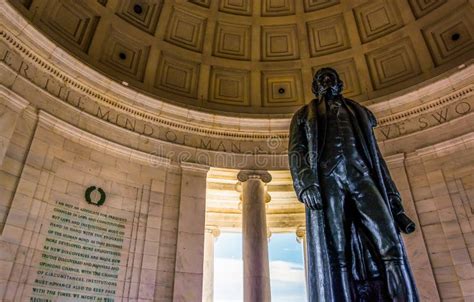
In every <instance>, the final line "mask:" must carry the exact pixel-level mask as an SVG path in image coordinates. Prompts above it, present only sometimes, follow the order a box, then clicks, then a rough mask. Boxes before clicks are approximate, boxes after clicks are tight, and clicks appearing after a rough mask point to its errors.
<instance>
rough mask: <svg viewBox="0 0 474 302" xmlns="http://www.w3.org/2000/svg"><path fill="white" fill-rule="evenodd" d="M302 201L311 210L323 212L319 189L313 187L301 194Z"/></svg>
mask: <svg viewBox="0 0 474 302" xmlns="http://www.w3.org/2000/svg"><path fill="white" fill-rule="evenodd" d="M301 201H302V202H303V203H304V204H305V205H306V206H307V207H308V208H310V209H311V210H322V209H323V203H322V200H321V193H320V192H319V188H317V187H316V186H312V187H309V188H307V189H306V190H304V192H303V193H302V194H301Z"/></svg>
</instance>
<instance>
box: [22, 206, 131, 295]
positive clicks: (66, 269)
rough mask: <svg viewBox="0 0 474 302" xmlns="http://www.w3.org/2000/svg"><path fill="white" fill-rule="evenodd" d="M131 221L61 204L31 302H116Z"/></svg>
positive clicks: (54, 215)
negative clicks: (123, 252)
mask: <svg viewBox="0 0 474 302" xmlns="http://www.w3.org/2000/svg"><path fill="white" fill-rule="evenodd" d="M126 223H127V219H126V218H122V217H118V216H115V215H111V214H108V213H103V212H101V211H98V210H91V209H90V208H89V207H79V206H77V205H73V204H70V203H67V202H62V201H57V202H56V204H55V205H54V207H53V208H52V211H51V215H50V220H49V224H48V223H47V224H46V225H45V226H44V227H45V229H46V231H45V239H44V243H43V246H42V251H41V253H40V256H39V261H38V264H37V266H36V267H37V270H36V279H35V280H34V282H33V288H32V293H31V296H30V301H58V300H69V301H104V302H105V301H115V296H116V290H117V284H118V283H119V270H120V264H121V262H123V261H122V260H123V259H121V258H122V256H123V255H122V248H123V245H124V239H125V238H124V237H125V233H126Z"/></svg>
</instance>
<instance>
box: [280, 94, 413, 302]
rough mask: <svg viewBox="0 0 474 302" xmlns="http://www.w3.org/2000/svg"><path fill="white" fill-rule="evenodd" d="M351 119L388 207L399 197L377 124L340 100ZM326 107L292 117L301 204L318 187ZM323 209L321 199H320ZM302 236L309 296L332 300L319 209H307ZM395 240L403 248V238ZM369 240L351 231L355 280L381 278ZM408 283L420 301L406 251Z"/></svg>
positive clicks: (315, 105)
mask: <svg viewBox="0 0 474 302" xmlns="http://www.w3.org/2000/svg"><path fill="white" fill-rule="evenodd" d="M343 104H344V105H345V106H346V108H347V109H348V111H349V112H350V115H351V121H352V125H353V127H354V133H355V134H356V135H357V139H358V140H359V142H361V145H362V149H363V153H364V155H365V157H366V158H367V160H368V163H367V164H368V166H369V167H370V169H371V170H372V175H374V176H375V178H376V180H375V182H376V183H377V185H378V188H379V191H380V193H381V194H382V196H383V198H384V200H385V202H386V203H387V207H389V208H391V205H390V200H391V197H394V196H395V197H397V198H399V197H400V193H399V192H398V190H397V188H396V186H395V184H394V183H393V181H392V179H391V176H390V174H389V171H388V168H387V166H386V163H385V161H384V160H383V158H382V156H381V153H380V150H379V148H378V145H377V142H376V139H375V136H374V133H373V128H374V127H375V126H376V124H377V122H376V119H375V116H374V115H373V113H372V112H370V110H368V109H367V108H365V107H363V106H362V105H360V104H358V103H356V102H354V101H352V100H349V99H343ZM326 107H327V104H326V102H324V101H319V100H317V99H315V100H313V101H311V102H310V103H309V104H307V105H305V106H303V107H302V108H300V109H299V110H298V111H297V112H296V113H295V114H294V116H293V119H292V121H291V126H290V139H289V146H288V152H289V163H290V171H291V174H292V177H293V184H294V188H295V191H296V194H297V196H298V199H299V200H301V194H302V193H303V192H304V190H305V189H307V188H309V187H310V186H318V187H319V175H318V160H319V156H320V154H321V151H322V150H323V148H324V143H325V134H326V128H327V124H326ZM323 205H324V200H323ZM306 236H307V245H308V246H307V249H308V297H309V301H310V302H316V301H318V302H325V301H327V302H332V301H335V300H334V292H336V291H338V290H340V287H339V286H338V284H334V283H335V282H334V281H333V278H332V277H331V269H330V265H331V259H330V258H331V253H330V247H329V246H328V242H329V241H328V240H326V236H328V234H327V233H326V231H325V215H324V209H323V210H319V211H318V210H311V209H309V208H306ZM399 240H400V242H401V246H402V247H403V242H402V238H401V236H400V234H399ZM366 243H367V241H366V239H365V238H363V236H361V235H360V234H359V233H358V232H357V230H355V229H354V227H352V232H351V253H352V276H353V277H354V278H355V279H358V280H364V279H366V278H368V279H370V276H374V275H375V276H383V274H381V272H380V270H381V269H380V265H381V264H380V263H378V264H377V261H376V260H375V259H373V258H374V257H373V256H372V254H371V253H370V251H369V250H368V247H367V246H368V244H366ZM403 265H405V266H406V269H407V271H408V272H410V280H409V284H408V295H409V297H408V300H407V301H414V302H415V301H418V295H417V292H416V287H415V282H414V279H413V276H412V274H411V271H410V268H409V266H408V261H407V256H406V253H405V252H404V263H403Z"/></svg>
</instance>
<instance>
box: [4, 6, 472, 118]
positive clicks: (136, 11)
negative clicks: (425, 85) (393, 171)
mask: <svg viewBox="0 0 474 302" xmlns="http://www.w3.org/2000/svg"><path fill="white" fill-rule="evenodd" d="M10 2H11V3H13V4H14V5H15V7H16V8H17V9H18V10H19V11H20V12H21V13H22V14H23V15H24V16H25V17H26V18H27V19H29V20H30V21H31V22H32V23H33V24H34V25H35V26H36V27H38V28H39V29H41V30H42V31H43V32H44V33H46V34H47V35H48V36H49V37H50V38H51V39H52V40H54V41H56V42H57V43H58V44H60V45H61V46H62V47H64V48H65V49H67V50H68V51H69V52H71V53H72V54H74V55H75V56H77V57H78V58H80V59H81V60H82V61H84V62H86V63H87V64H89V65H91V66H92V67H94V68H95V69H97V70H99V71H101V72H103V73H105V74H106V75H108V76H110V77H111V78H113V79H115V80H117V81H119V82H121V83H123V84H124V85H128V86H129V87H130V88H133V89H137V90H140V91H144V92H147V93H149V94H151V95H154V96H156V97H157V98H159V99H161V100H164V101H167V102H170V103H174V104H181V105H184V106H189V107H193V108H198V109H200V110H206V111H209V110H210V111H218V112H221V113H225V112H226V113H231V114H232V113H251V114H269V113H273V114H274V113H282V114H288V113H292V112H293V111H294V110H295V109H296V108H298V107H299V106H301V105H302V104H304V103H306V102H308V101H309V100H311V98H312V94H311V88H310V87H311V78H312V74H313V73H314V71H315V70H316V69H318V68H320V67H322V66H332V67H334V68H335V69H336V70H338V71H339V73H340V74H341V76H342V79H343V80H344V83H345V95H346V96H347V97H350V98H353V99H355V100H358V101H360V102H364V103H372V102H378V101H381V100H383V99H384V96H386V95H388V94H389V93H392V92H395V91H399V90H401V89H404V88H408V87H410V86H413V85H415V84H417V83H420V82H422V81H424V80H427V79H429V78H432V77H434V76H436V75H438V74H440V73H442V72H443V71H446V70H447V69H449V68H452V67H453V66H456V65H460V64H462V63H464V62H466V61H467V60H469V59H471V58H473V57H474V55H473V53H474V51H473V50H474V21H473V20H474V18H473V16H474V15H473V8H472V5H471V4H470V3H469V1H468V0H449V1H447V0H400V1H391V0H371V1H363V0H254V1H253V0H190V1H184V0H174V1H173V0H169V1H167V0H166V1H158V0H156V1H152V0H136V1H133V0H98V1H93V0H90V1H73V0H10Z"/></svg>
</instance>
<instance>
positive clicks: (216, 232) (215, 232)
mask: <svg viewBox="0 0 474 302" xmlns="http://www.w3.org/2000/svg"><path fill="white" fill-rule="evenodd" d="M205 230H206V233H211V234H212V236H213V237H214V238H217V237H219V235H220V234H221V230H220V229H219V227H218V226H216V225H206V228H205Z"/></svg>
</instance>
